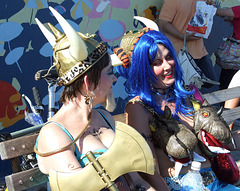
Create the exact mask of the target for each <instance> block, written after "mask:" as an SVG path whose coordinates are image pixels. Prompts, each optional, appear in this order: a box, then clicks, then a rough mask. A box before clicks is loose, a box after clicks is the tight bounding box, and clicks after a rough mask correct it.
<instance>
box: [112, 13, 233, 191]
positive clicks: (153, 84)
mask: <svg viewBox="0 0 240 191" xmlns="http://www.w3.org/2000/svg"><path fill="white" fill-rule="evenodd" d="M135 18H136V19H138V20H140V21H142V22H143V23H144V24H145V25H146V26H147V27H148V28H147V27H146V28H143V29H138V30H131V31H128V32H126V33H125V34H124V36H123V38H122V40H121V42H120V47H118V48H115V49H114V51H113V52H114V53H115V54H116V55H117V56H118V57H119V58H120V59H121V61H122V62H123V63H124V65H123V66H118V67H117V70H118V73H119V74H120V75H121V76H123V77H125V78H126V80H127V81H126V83H125V89H126V92H127V93H128V95H129V97H130V100H129V102H128V103H127V105H126V108H125V114H126V123H127V124H129V125H131V126H132V127H134V128H135V129H136V130H138V131H139V132H140V133H141V135H142V136H143V137H144V138H145V140H146V141H147V142H148V144H149V146H150V148H151V150H152V152H153V156H154V159H155V174H154V175H153V176H152V175H144V174H142V175H141V176H142V177H143V178H144V179H145V180H147V181H148V182H149V183H150V184H151V185H152V186H153V187H154V188H155V189H156V190H181V189H182V188H181V178H182V177H183V175H184V174H185V173H187V172H188V170H190V166H191V165H189V164H191V162H192V161H193V160H195V161H199V162H201V167H202V169H201V171H200V172H201V175H202V177H203V180H204V183H205V186H206V187H207V188H209V189H210V190H218V189H220V188H222V187H225V188H226V187H228V188H229V189H230V190H235V189H238V188H236V187H235V186H232V185H230V184H225V183H222V182H220V181H219V180H218V179H217V178H216V175H215V174H214V172H213V170H212V169H211V162H210V160H209V159H208V157H203V156H204V155H203V153H202V150H201V149H200V148H199V146H198V142H199V140H198V137H197V136H196V134H195V133H194V131H193V126H194V123H193V115H194V112H193V111H194V110H195V109H196V108H195V106H200V102H199V101H198V100H197V99H195V98H196V97H197V95H199V99H200V101H203V100H201V96H200V94H199V91H198V90H197V89H196V87H194V86H191V85H190V86H185V84H184V81H183V73H182V71H181V67H180V65H179V62H178V58H177V56H176V52H175V49H174V47H173V45H172V43H171V42H170V40H169V39H168V38H167V37H166V36H165V35H163V34H162V33H161V32H160V31H158V27H157V26H155V25H154V24H152V23H151V21H148V20H147V19H145V18H141V17H135ZM149 22H150V23H149ZM149 25H151V26H150V27H151V28H150V27H149ZM226 128H227V127H226ZM176 129H177V130H176ZM206 180H208V181H206Z"/></svg>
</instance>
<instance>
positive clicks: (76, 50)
mask: <svg viewBox="0 0 240 191" xmlns="http://www.w3.org/2000/svg"><path fill="white" fill-rule="evenodd" d="M49 9H50V11H51V12H52V14H53V15H54V17H55V18H56V19H57V21H58V22H59V24H60V25H61V27H62V29H63V30H64V32H65V34H66V36H67V38H68V40H69V43H70V48H69V52H70V54H71V56H72V57H73V58H74V59H76V60H77V61H82V60H84V59H86V58H87V56H88V51H87V48H86V45H85V43H84V42H83V40H82V39H81V37H80V36H79V35H78V34H77V32H76V31H75V30H74V29H73V28H72V26H71V25H70V24H69V23H68V22H67V21H66V20H65V19H64V18H63V17H62V16H61V15H60V14H59V13H58V12H57V11H56V10H55V9H53V8H52V7H49Z"/></svg>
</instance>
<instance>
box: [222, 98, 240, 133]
mask: <svg viewBox="0 0 240 191" xmlns="http://www.w3.org/2000/svg"><path fill="white" fill-rule="evenodd" d="M239 103H240V97H238V98H234V99H230V100H227V101H225V104H224V108H228V109H233V108H235V107H237V106H238V104H239ZM233 125H234V122H232V123H231V124H230V125H229V128H230V130H231V131H232V129H233Z"/></svg>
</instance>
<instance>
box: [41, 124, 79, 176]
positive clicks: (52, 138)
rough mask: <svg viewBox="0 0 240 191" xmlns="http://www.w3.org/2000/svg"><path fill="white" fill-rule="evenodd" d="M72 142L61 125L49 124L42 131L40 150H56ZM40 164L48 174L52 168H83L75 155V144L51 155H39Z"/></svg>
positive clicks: (61, 169) (62, 169) (61, 170)
mask: <svg viewBox="0 0 240 191" xmlns="http://www.w3.org/2000/svg"><path fill="white" fill-rule="evenodd" d="M56 135H57V136H56ZM71 142H72V140H71V139H70V138H69V137H68V136H67V135H66V134H65V133H64V132H63V131H62V130H61V129H60V128H59V127H57V126H56V125H54V124H49V125H46V126H44V127H43V128H42V129H41V131H40V134H39V141H38V151H39V152H41V153H46V152H51V151H55V150H56V149H59V148H62V147H64V146H66V145H68V144H69V143H71ZM38 165H39V168H40V170H41V172H42V173H44V174H48V173H49V170H50V169H53V170H56V171H60V172H71V171H75V170H80V169H81V166H80V164H79V162H78V160H77V159H76V156H75V155H74V146H72V147H69V148H68V149H66V150H64V151H62V152H58V153H56V154H53V155H50V156H46V157H41V156H38Z"/></svg>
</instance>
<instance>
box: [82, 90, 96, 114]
mask: <svg viewBox="0 0 240 191" xmlns="http://www.w3.org/2000/svg"><path fill="white" fill-rule="evenodd" d="M91 94H92V96H89V95H88V91H87V95H85V96H84V99H85V103H86V104H87V105H88V106H89V111H92V104H93V99H94V98H95V93H94V92H93V91H91Z"/></svg>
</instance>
